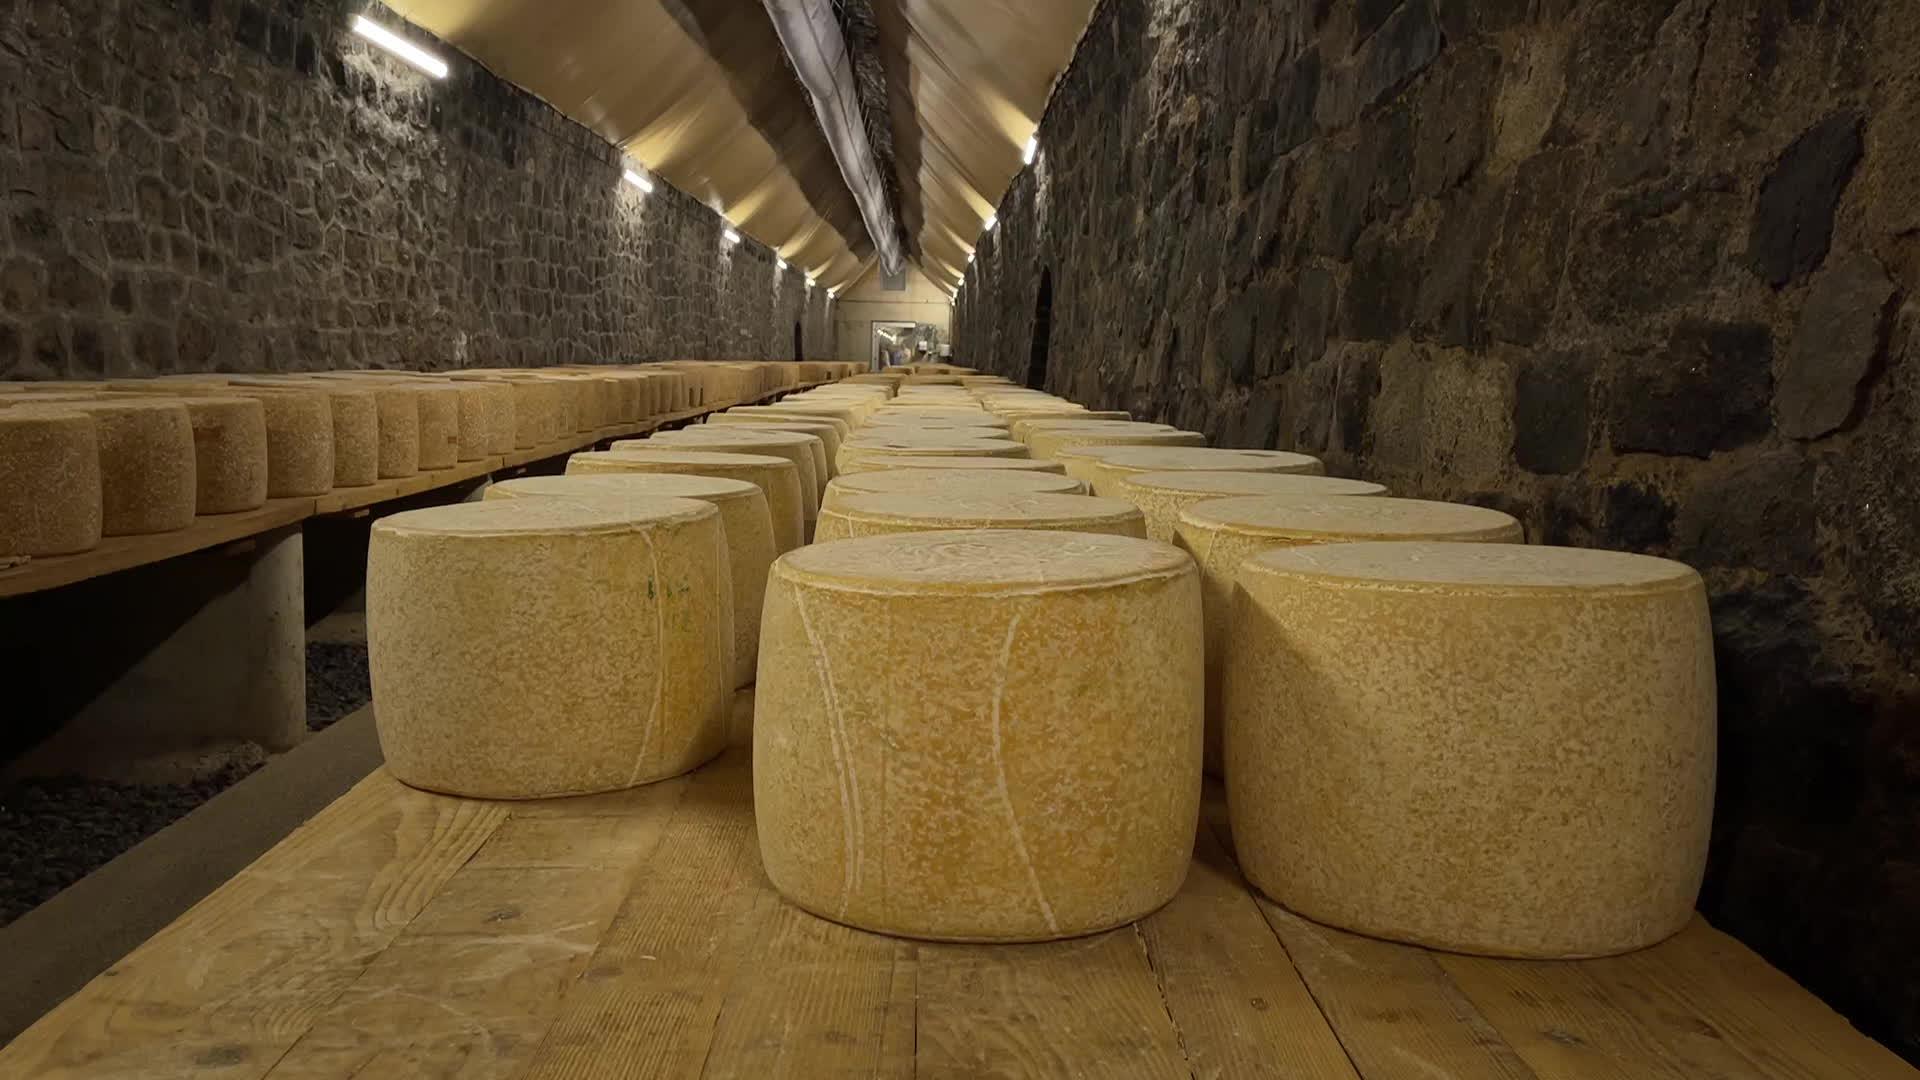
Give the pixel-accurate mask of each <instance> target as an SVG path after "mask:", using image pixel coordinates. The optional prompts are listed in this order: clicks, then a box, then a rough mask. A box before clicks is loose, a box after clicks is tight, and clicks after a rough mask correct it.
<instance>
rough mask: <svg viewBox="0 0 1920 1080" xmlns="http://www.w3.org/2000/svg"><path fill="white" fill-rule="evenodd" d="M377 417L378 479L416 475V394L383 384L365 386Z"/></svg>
mask: <svg viewBox="0 0 1920 1080" xmlns="http://www.w3.org/2000/svg"><path fill="white" fill-rule="evenodd" d="M366 385H367V386H369V387H370V388H371V389H372V390H373V402H374V406H375V408H376V409H378V410H379V413H380V479H382V480H391V479H396V478H398V477H403V476H412V475H414V474H415V473H418V472H419V471H420V391H419V390H417V389H414V388H411V387H405V386H388V385H387V384H386V383H384V382H377V383H368V384H366Z"/></svg>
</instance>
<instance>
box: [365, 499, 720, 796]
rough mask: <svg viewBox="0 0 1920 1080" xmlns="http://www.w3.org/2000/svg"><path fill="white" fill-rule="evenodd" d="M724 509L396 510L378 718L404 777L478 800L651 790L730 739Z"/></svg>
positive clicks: (379, 545)
mask: <svg viewBox="0 0 1920 1080" xmlns="http://www.w3.org/2000/svg"><path fill="white" fill-rule="evenodd" d="M724 545H725V541H724V539H723V537H722V534H721V527H720V514H719V511H718V510H716V509H715V508H714V507H713V506H711V505H709V504H707V503H704V502H697V501H695V500H692V499H671V498H660V499H655V500H640V499H635V500H631V501H629V502H626V503H624V504H622V505H619V506H611V505H608V504H607V503H605V502H600V501H593V502H586V501H575V500H570V499H562V498H531V499H500V500H490V501H482V502H477V503H464V504H456V505H452V506H439V507H433V508H430V509H426V510H415V511H409V512H406V513H401V514H394V515H391V516H389V517H385V518H382V519H380V520H379V521H378V522H376V523H375V524H374V526H373V533H372V540H371V543H370V545H369V548H368V554H367V645H368V661H369V669H370V673H371V675H372V681H373V698H374V702H375V704H376V713H375V723H376V725H377V727H378V728H379V733H380V744H381V748H382V749H383V750H384V751H385V754H386V763H387V767H388V768H389V769H391V770H392V771H393V774H394V775H395V776H396V777H397V778H399V779H400V780H401V781H403V782H405V783H407V784H411V785H413V786H415V787H420V788H425V789H428V790H431V791H440V792H446V793H448V794H453V795H464V796H469V797H476V798H497V799H522V798H545V797H549V796H558V795H572V794H582V793H586V792H593V791H607V790H613V789H617V788H626V787H632V786H634V785H637V784H643V783H647V782H649V781H652V780H659V779H664V778H666V777H669V776H675V775H678V774H680V773H683V772H686V771H687V770H689V769H692V768H694V767H695V766H697V765H699V764H701V763H702V762H704V761H706V760H708V759H709V758H711V757H713V756H714V755H715V754H717V753H719V752H720V750H721V749H722V748H723V747H724V746H725V744H726V734H727V731H726V725H727V708H728V704H729V701H730V698H731V694H732V682H733V678H732V674H733V657H732V650H733V627H732V598H731V595H730V593H731V586H730V584H729V582H728V581H727V558H726V554H725V549H724Z"/></svg>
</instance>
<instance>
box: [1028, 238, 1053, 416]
mask: <svg viewBox="0 0 1920 1080" xmlns="http://www.w3.org/2000/svg"><path fill="white" fill-rule="evenodd" d="M1052 337H1053V270H1052V269H1051V268H1048V269H1046V270H1042V271H1040V295H1039V297H1037V298H1036V299H1035V300H1034V302H1033V349H1032V351H1031V352H1029V353H1028V354H1027V386H1028V387H1030V388H1032V389H1034V390H1044V389H1046V387H1047V345H1048V342H1049V340H1050V339H1051V338H1052Z"/></svg>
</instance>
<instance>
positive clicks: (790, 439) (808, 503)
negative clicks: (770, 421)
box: [613, 424, 827, 521]
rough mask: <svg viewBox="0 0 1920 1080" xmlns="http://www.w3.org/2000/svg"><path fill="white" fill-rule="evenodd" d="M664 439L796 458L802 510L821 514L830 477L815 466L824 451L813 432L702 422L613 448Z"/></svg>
mask: <svg viewBox="0 0 1920 1080" xmlns="http://www.w3.org/2000/svg"><path fill="white" fill-rule="evenodd" d="M663 443H664V444H666V445H667V446H670V447H679V446H685V447H686V448H688V449H694V450H710V451H712V452H714V453H717V454H764V455H766V456H768V457H783V458H786V459H787V460H788V461H791V462H793V467H794V468H795V469H796V470H798V471H799V474H800V501H801V514H802V515H803V516H804V517H805V518H806V519H807V520H808V521H812V520H813V519H814V518H816V517H818V516H819V515H820V493H821V492H823V491H825V490H826V488H827V480H826V477H824V476H822V475H820V474H819V473H818V472H817V471H816V470H815V465H814V463H815V461H816V458H815V456H814V455H815V454H816V453H819V452H820V445H821V443H820V440H819V439H818V438H815V437H814V436H812V435H807V434H804V433H801V432H792V431H755V430H753V429H752V428H733V427H710V426H708V425H705V424H702V425H699V426H697V427H690V428H681V429H680V430H678V431H657V432H655V433H653V434H652V435H650V436H648V437H647V438H645V439H637V440H622V441H620V442H616V443H614V444H613V449H615V450H632V449H636V448H638V449H644V448H646V447H649V446H658V445H661V444H663Z"/></svg>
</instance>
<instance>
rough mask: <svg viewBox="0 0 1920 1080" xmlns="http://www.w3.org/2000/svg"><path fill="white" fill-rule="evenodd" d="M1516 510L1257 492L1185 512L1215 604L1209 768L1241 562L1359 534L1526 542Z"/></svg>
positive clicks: (1210, 626)
mask: <svg viewBox="0 0 1920 1080" xmlns="http://www.w3.org/2000/svg"><path fill="white" fill-rule="evenodd" d="M1523 539H1525V537H1524V534H1523V532H1522V530H1521V528H1520V523H1519V522H1518V521H1516V520H1514V519H1513V518H1512V517H1511V516H1510V515H1507V514H1503V513H1501V512H1500V511H1498V510H1488V509H1486V508H1485V507H1479V506H1465V505H1462V504H1460V503H1446V502H1428V501H1425V500H1422V499H1394V498H1387V497H1384V496H1379V497H1374V498H1362V499H1355V498H1350V497H1345V496H1338V497H1328V498H1292V497H1287V496H1263V495H1249V496H1244V497H1239V498H1231V499H1209V500H1206V501H1204V502H1197V503H1194V504H1193V505H1191V506H1189V507H1187V508H1186V509H1185V510H1183V511H1181V513H1180V519H1179V523H1178V524H1177V525H1175V526H1174V536H1173V542H1174V544H1175V545H1177V546H1179V547H1181V548H1184V549H1186V550H1187V551H1188V552H1190V553H1192V555H1193V558H1194V561H1195V562H1197V563H1199V564H1200V578H1201V582H1202V584H1203V595H1204V596H1205V598H1206V610H1207V767H1208V769H1209V770H1212V771H1218V770H1219V768H1220V760H1221V758H1220V679H1221V670H1222V669H1221V664H1222V662H1223V658H1224V657H1225V655H1226V646H1227V633H1228V621H1229V619H1230V617H1231V616H1232V613H1233V590H1234V585H1235V583H1236V581H1237V579H1238V575H1239V572H1240V564H1241V563H1243V562H1245V561H1246V560H1247V559H1248V558H1250V557H1252V556H1254V555H1258V554H1260V553H1262V552H1265V551H1271V550H1272V549H1274V548H1283V547H1298V546H1301V545H1304V544H1340V543H1350V542H1353V541H1358V540H1438V541H1445V542H1449V543H1472V542H1476V541H1477V542H1484V543H1502V544H1518V543H1520V542H1521V541H1522V540H1523Z"/></svg>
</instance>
